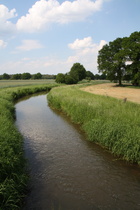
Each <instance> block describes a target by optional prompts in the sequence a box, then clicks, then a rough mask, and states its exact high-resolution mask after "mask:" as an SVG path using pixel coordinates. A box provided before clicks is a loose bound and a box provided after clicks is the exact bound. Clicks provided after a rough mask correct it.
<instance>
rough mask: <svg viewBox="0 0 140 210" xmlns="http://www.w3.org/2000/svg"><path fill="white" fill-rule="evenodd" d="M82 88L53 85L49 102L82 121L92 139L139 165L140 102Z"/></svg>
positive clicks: (74, 119)
mask: <svg viewBox="0 0 140 210" xmlns="http://www.w3.org/2000/svg"><path fill="white" fill-rule="evenodd" d="M79 87H80V86H65V87H59V88H53V89H52V90H51V91H50V92H49V94H48V100H49V103H50V105H51V106H52V107H54V108H56V109H59V110H62V111H63V112H65V113H66V114H67V115H68V116H70V117H71V119H72V121H73V122H75V123H78V124H80V125H81V126H82V129H83V130H84V131H85V133H86V134H87V137H88V139H89V140H90V141H94V142H96V143H98V144H100V145H102V146H103V147H105V148H108V149H109V150H110V151H111V152H112V153H114V154H115V155H117V156H118V157H121V158H123V159H125V160H127V161H130V162H132V163H137V164H140V105H139V104H134V103H131V102H124V101H122V100H119V99H115V98H111V97H107V96H99V95H94V94H91V93H87V92H84V91H82V90H80V88H79Z"/></svg>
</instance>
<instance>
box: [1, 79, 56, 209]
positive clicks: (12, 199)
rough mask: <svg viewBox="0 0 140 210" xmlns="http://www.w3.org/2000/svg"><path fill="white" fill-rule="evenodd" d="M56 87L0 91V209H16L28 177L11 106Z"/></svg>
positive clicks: (31, 87)
mask: <svg viewBox="0 0 140 210" xmlns="http://www.w3.org/2000/svg"><path fill="white" fill-rule="evenodd" d="M54 86H57V84H55V83H54V84H46V85H45V84H44V85H32V86H31V85H30V86H24V87H14V88H3V89H1V90H0V209H2V210H5V209H6V210H7V209H20V206H21V204H22V199H23V197H24V195H25V190H26V183H27V180H28V176H27V173H26V169H25V167H26V160H25V158H24V151H23V138H22V136H21V134H20V133H19V131H18V130H17V128H16V126H15V124H14V123H15V108H14V103H15V102H16V101H17V100H18V99H19V98H21V97H24V96H27V95H30V94H33V93H37V92H42V91H46V92H48V91H49V90H50V89H51V88H52V87H54Z"/></svg>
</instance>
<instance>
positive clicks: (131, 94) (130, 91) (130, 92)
mask: <svg viewBox="0 0 140 210" xmlns="http://www.w3.org/2000/svg"><path fill="white" fill-rule="evenodd" d="M82 90H84V91H86V92H90V93H94V94H97V95H106V96H111V97H114V98H119V99H122V100H124V99H125V98H126V100H128V101H132V102H134V103H138V104H140V89H135V88H127V87H118V86H116V83H105V84H99V85H92V86H87V87H84V88H82Z"/></svg>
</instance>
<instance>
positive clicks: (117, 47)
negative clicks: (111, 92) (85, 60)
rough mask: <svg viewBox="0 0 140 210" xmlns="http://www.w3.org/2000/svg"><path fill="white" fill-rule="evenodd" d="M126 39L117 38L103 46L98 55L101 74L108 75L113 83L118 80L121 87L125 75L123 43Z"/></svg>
mask: <svg viewBox="0 0 140 210" xmlns="http://www.w3.org/2000/svg"><path fill="white" fill-rule="evenodd" d="M123 39H124V38H117V39H116V40H114V41H112V42H109V44H106V45H104V46H103V48H102V49H101V50H100V51H99V55H98V69H99V73H103V74H106V75H107V77H108V79H110V80H111V81H113V80H118V81H119V85H121V84H122V79H123V76H124V74H125V67H126V65H125V59H124V48H123V47H122V42H123Z"/></svg>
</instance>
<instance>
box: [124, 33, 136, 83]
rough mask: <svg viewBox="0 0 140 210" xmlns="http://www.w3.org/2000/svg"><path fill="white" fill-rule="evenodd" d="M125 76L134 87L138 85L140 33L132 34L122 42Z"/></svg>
mask: <svg viewBox="0 0 140 210" xmlns="http://www.w3.org/2000/svg"><path fill="white" fill-rule="evenodd" d="M123 48H124V51H125V60H126V61H127V62H128V65H127V75H130V78H131V80H132V83H133V84H134V85H140V32H134V33H132V34H131V35H130V37H126V38H125V39H124V40H123Z"/></svg>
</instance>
